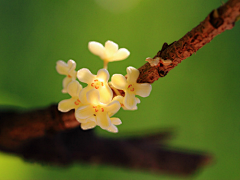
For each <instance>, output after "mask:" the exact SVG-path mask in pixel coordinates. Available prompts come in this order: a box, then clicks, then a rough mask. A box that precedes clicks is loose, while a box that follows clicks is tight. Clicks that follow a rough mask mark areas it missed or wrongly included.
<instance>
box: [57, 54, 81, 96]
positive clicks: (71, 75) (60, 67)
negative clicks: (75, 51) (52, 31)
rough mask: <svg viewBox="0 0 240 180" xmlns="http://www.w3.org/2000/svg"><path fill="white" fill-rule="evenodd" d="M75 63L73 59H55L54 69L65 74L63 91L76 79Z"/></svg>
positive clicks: (65, 91)
mask: <svg viewBox="0 0 240 180" xmlns="http://www.w3.org/2000/svg"><path fill="white" fill-rule="evenodd" d="M75 68H76V63H75V61H73V60H71V59H70V60H69V61H68V62H67V63H65V62H64V61H61V60H59V61H57V65H56V70H57V72H58V73H59V74H63V75H66V76H67V77H65V78H64V79H63V83H62V84H63V90H62V92H63V93H67V86H68V84H69V83H70V82H72V81H73V80H76V76H77V72H76V71H75Z"/></svg>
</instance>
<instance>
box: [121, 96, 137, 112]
mask: <svg viewBox="0 0 240 180" xmlns="http://www.w3.org/2000/svg"><path fill="white" fill-rule="evenodd" d="M123 104H124V106H125V107H126V108H128V109H133V108H134V107H135V106H136V105H137V101H136V99H135V94H132V93H131V94H130V93H128V92H126V93H125V96H124V99H123Z"/></svg>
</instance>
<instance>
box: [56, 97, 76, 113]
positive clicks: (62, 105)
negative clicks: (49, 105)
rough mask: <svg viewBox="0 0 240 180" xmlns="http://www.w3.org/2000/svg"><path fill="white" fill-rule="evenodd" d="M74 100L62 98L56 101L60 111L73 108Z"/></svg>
mask: <svg viewBox="0 0 240 180" xmlns="http://www.w3.org/2000/svg"><path fill="white" fill-rule="evenodd" d="M74 102H75V99H74V98H71V99H65V100H62V101H60V102H59V103H58V110H59V111H61V112H68V111H70V110H71V109H74V108H75V105H74Z"/></svg>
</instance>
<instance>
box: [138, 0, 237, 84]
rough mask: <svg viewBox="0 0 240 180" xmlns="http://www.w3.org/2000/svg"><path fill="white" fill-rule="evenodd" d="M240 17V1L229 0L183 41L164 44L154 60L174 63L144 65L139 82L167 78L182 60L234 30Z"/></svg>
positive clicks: (150, 81) (182, 39)
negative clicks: (221, 34) (215, 38)
mask: <svg viewBox="0 0 240 180" xmlns="http://www.w3.org/2000/svg"><path fill="white" fill-rule="evenodd" d="M239 16H240V0H229V1H228V2H227V3H226V4H224V5H222V6H221V7H219V8H218V9H216V10H213V11H212V12H211V13H210V14H209V15H208V16H207V18H206V19H205V20H204V21H202V22H201V23H200V24H199V25H198V26H197V27H195V28H193V29H192V30H191V31H190V32H188V33H187V34H186V35H185V36H183V37H182V38H181V39H179V40H178V41H175V42H173V43H172V44H170V45H168V44H167V43H164V45H163V47H162V50H160V51H159V52H158V53H157V55H155V56H154V58H157V57H159V58H161V59H164V60H171V61H172V63H171V64H169V65H164V63H163V61H160V62H159V63H158V65H157V66H151V65H150V64H149V63H146V64H144V65H143V66H142V67H140V68H139V71H140V75H139V78H138V82H139V83H153V82H154V81H156V80H158V78H160V77H164V76H166V75H167V74H168V72H169V71H170V70H171V69H173V68H174V67H175V66H177V65H178V64H179V63H181V61H182V60H184V59H186V58H188V57H189V56H191V55H192V54H193V53H196V52H197V51H198V50H199V49H200V48H201V47H203V46H204V45H205V44H207V43H209V42H210V41H211V40H212V39H213V38H214V37H215V36H217V35H218V34H220V33H222V32H224V31H225V30H227V29H232V28H233V27H234V25H235V22H236V20H237V18H238V17H239Z"/></svg>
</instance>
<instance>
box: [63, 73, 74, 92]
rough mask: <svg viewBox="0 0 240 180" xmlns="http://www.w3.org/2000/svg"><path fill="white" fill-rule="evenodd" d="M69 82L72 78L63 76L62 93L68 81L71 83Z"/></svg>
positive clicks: (65, 90) (65, 89)
mask: <svg viewBox="0 0 240 180" xmlns="http://www.w3.org/2000/svg"><path fill="white" fill-rule="evenodd" d="M71 82H72V78H69V77H65V78H64V79H63V82H62V85H63V90H62V92H63V93H67V87H68V85H69V83H71Z"/></svg>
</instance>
